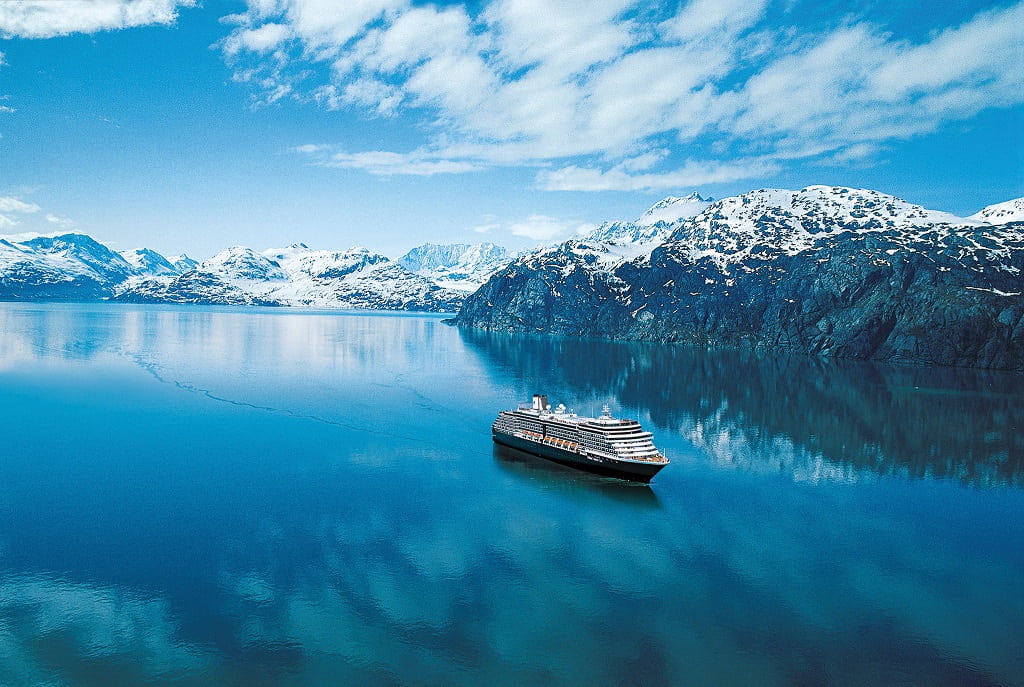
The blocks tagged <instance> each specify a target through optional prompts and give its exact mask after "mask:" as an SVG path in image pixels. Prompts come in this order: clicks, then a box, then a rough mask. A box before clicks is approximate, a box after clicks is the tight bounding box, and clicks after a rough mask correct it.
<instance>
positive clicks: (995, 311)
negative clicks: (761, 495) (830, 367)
mask: <svg viewBox="0 0 1024 687" xmlns="http://www.w3.org/2000/svg"><path fill="white" fill-rule="evenodd" d="M1012 203H1013V201H1011V203H1010V204H1000V205H998V206H992V208H987V209H986V210H983V211H982V212H980V213H978V214H977V215H975V216H973V217H972V218H960V217H956V216H954V215H950V214H948V213H942V212H937V211H932V210H927V209H926V208H923V207H921V206H917V205H913V204H911V203H907V202H906V201H903V200H901V199H898V198H895V197H893V196H889V195H886V194H883V193H879V192H877V191H869V190H863V189H850V188H844V187H826V186H812V187H808V188H805V189H801V190H799V191H784V190H774V189H763V190H759V191H753V192H750V193H747V194H743V195H741V196H736V197H734V198H726V199H724V200H721V201H718V202H715V203H712V204H710V205H709V206H708V207H707V208H706V209H704V210H703V211H702V212H700V213H699V214H696V215H695V216H693V217H690V218H687V219H683V220H681V221H679V222H677V223H675V224H674V225H673V226H672V227H671V229H670V230H669V231H668V232H667V237H666V238H665V239H664V240H658V239H657V238H653V239H651V240H648V241H643V240H641V241H638V242H632V243H627V244H620V243H617V242H615V241H607V242H602V241H586V240H584V241H580V240H574V241H567V242H565V243H563V244H561V245H559V246H556V247H552V248H548V249H543V250H540V251H537V252H534V253H532V254H529V255H525V256H521V257H520V258H518V259H517V260H515V261H514V262H512V263H511V264H510V265H509V266H508V267H507V268H505V269H504V270H502V271H500V272H498V273H497V274H495V275H494V276H493V277H492V278H491V279H490V280H489V281H488V282H487V283H486V284H485V285H484V286H483V287H481V288H480V289H479V290H478V291H477V292H476V293H475V294H473V295H472V296H470V297H469V298H468V299H467V301H466V303H465V305H464V306H463V308H462V310H461V311H460V313H459V315H458V317H457V318H456V320H455V322H456V323H457V324H459V325H460V326H464V327H473V328H480V329H488V330H500V331H515V332H544V333H549V334H560V335H572V336H586V337H603V338H614V339H639V340H654V341H666V342H688V343H693V344H699V345H728V346H743V347H746V346H750V347H757V348H775V349H784V350H790V351H794V352H802V353H812V354H819V355H835V356H841V357H853V358H874V359H882V360H889V361H898V362H912V363H933V364H945V365H970V366H980V367H994V368H1005V369H1024V322H1022V317H1024V297H1022V292H1024V284H1022V279H1021V270H1022V269H1024V223H1019V222H1018V223H1015V222H997V223H993V222H990V221H986V220H985V219H982V218H983V217H998V218H1001V217H1003V216H1006V215H1005V214H994V213H998V212H999V211H1000V208H1004V207H1005V206H1007V205H1012ZM993 208H994V209H993Z"/></svg>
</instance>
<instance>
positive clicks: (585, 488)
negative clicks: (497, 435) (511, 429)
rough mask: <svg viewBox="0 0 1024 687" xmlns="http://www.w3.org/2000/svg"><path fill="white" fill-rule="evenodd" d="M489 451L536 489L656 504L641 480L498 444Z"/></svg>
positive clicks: (631, 502)
mask: <svg viewBox="0 0 1024 687" xmlns="http://www.w3.org/2000/svg"><path fill="white" fill-rule="evenodd" d="M493 453H494V460H495V462H496V463H497V465H498V467H500V468H501V469H502V470H504V471H505V472H506V473H507V474H510V475H513V476H515V477H516V478H517V479H520V480H522V481H523V482H528V483H533V484H535V485H536V486H537V488H540V489H544V490H558V491H561V492H563V493H564V494H565V495H566V496H567V497H568V498H583V497H586V495H587V493H588V492H590V493H594V494H600V495H602V496H604V497H605V498H609V499H613V500H618V501H622V502H624V503H630V504H635V505H637V506H644V507H649V508H657V507H658V506H659V503H658V495H657V494H656V493H655V492H654V490H653V489H651V486H650V485H649V484H645V483H643V482H631V481H627V480H622V479H618V478H617V477H604V476H601V475H596V474H591V473H588V472H581V471H580V470H577V469H575V468H571V467H568V466H565V465H561V464H559V463H555V462H552V461H549V460H544V459H543V458H538V457H537V456H534V455H532V454H529V453H526V452H524V451H519V450H517V449H514V448H512V447H510V446H502V445H501V444H494V447H493Z"/></svg>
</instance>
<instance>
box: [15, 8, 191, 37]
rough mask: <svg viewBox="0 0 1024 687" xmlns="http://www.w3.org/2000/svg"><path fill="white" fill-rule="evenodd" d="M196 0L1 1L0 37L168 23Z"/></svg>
mask: <svg viewBox="0 0 1024 687" xmlns="http://www.w3.org/2000/svg"><path fill="white" fill-rule="evenodd" d="M195 4H196V0H61V1H60V2H55V1H54V0H16V1H7V2H0V37H3V38H53V37H54V36H66V35H69V34H72V33H96V32H97V31H110V30H115V29H127V28H132V27H136V26H147V25H150V24H171V23H173V22H174V21H175V19H177V17H178V9H179V8H181V7H192V6H194V5H195Z"/></svg>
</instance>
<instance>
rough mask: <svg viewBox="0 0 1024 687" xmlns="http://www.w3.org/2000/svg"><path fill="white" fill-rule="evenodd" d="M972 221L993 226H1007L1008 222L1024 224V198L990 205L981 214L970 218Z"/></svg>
mask: <svg viewBox="0 0 1024 687" xmlns="http://www.w3.org/2000/svg"><path fill="white" fill-rule="evenodd" d="M970 219H974V220H978V221H981V222H990V223H992V224H1005V223H1006V222H1024V198H1016V199H1014V200H1008V201H1006V202H1005V203H996V204H995V205H989V206H988V207H986V208H984V209H982V210H981V211H980V212H976V213H975V214H973V215H971V216H970Z"/></svg>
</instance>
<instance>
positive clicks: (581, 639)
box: [0, 305, 1024, 685]
mask: <svg viewBox="0 0 1024 687" xmlns="http://www.w3.org/2000/svg"><path fill="white" fill-rule="evenodd" d="M0 330H2V331H3V332H4V336H3V338H2V339H0V414H2V416H3V417H4V419H5V434H4V442H3V450H2V454H0V684H76V685H78V684H81V685H91V684H176V685H183V684H184V685H191V684H197V685H201V684H237V685H261V684H268V685H269V684H293V685H309V684H394V683H414V684H444V685H458V684H474V685H475V684H482V683H486V684H516V685H518V684H580V683H595V684H638V683H639V684H759V685H790V684H822V685H825V684H843V685H846V684H872V685H873V684H891V683H900V684H922V685H925V684H926V685H961V684H977V685H985V684H1016V683H1019V682H1020V676H1021V675H1024V656H1022V655H1021V653H1020V642H1019V638H1020V627H1022V626H1024V597H1022V595H1021V594H1020V589H1021V588H1022V585H1024V572H1022V571H1024V522H1022V518H1021V515H1020V514H1021V513H1022V512H1024V489H1021V488H1020V486H1021V485H1022V480H1021V441H1022V439H1021V432H1020V428H1021V427H1022V424H1021V420H1022V417H1024V409H1022V403H1024V401H1022V399H1021V396H1020V394H1019V392H1018V389H1019V388H1020V385H1019V380H1020V377H1019V376H1013V375H1000V374H994V373H981V372H972V371H965V370H927V369H919V368H892V367H886V366H878V365H854V364H838V363H828V362H825V361H819V360H811V359H805V358H797V359H789V358H777V357H776V358H773V357H766V356H758V355H753V354H750V353H740V352H728V351H702V350H693V349H685V348H675V347H668V348H663V347H656V346H636V345H624V344H603V343H596V342H589V343H588V342H576V341H570V340H544V339H530V338H515V337H507V336H501V335H488V334H481V333H472V332H459V331H458V330H455V329H452V328H449V327H447V326H445V325H442V324H441V323H440V322H439V320H438V319H437V318H432V317H398V316H367V315H350V314H349V315H345V314H330V315H325V314H315V313H294V314H289V313H285V312H262V311H248V310H231V311H226V310H217V309H212V310H210V309H200V308H181V309H167V308H137V307H115V306H27V305H18V306H9V305H8V306H0ZM535 391H546V392H547V393H548V394H549V395H550V396H551V398H552V400H555V399H558V400H562V401H565V402H566V403H576V404H577V406H578V409H579V410H581V411H586V410H589V408H588V406H589V405H591V404H593V405H596V406H597V407H598V408H599V407H600V405H601V404H603V403H609V404H611V405H612V406H613V408H614V409H615V410H616V411H617V413H618V414H621V415H623V416H637V417H638V418H639V419H640V420H641V421H642V422H643V423H644V425H645V426H646V427H648V428H649V429H652V430H653V431H654V432H655V439H656V442H657V444H658V446H659V448H664V449H665V450H666V451H667V452H668V455H669V457H670V459H671V460H672V461H673V462H672V465H670V466H669V467H668V468H666V469H665V470H664V471H663V472H662V473H660V474H659V475H658V477H657V478H656V479H655V481H654V482H653V483H652V485H651V486H646V485H637V484H631V483H628V482H622V481H619V480H615V479H610V478H604V477H599V476H594V475H590V474H588V473H584V472H580V471H577V470H572V469H568V468H563V467H561V466H558V465H556V464H553V463H549V462H547V461H542V460H539V459H535V458H533V457H532V456H527V455H526V454H522V453H520V452H517V451H515V450H513V449H507V448H504V447H498V446H495V445H493V443H492V442H491V438H490V431H489V430H490V424H491V421H492V420H493V418H494V415H495V414H496V412H497V411H498V410H500V409H504V408H507V407H511V406H512V405H514V404H515V403H516V402H517V401H520V400H525V399H527V398H529V395H530V394H531V393H533V392H535Z"/></svg>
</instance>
